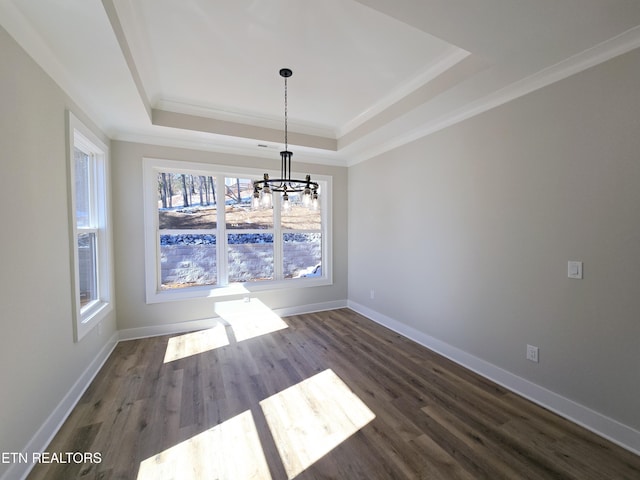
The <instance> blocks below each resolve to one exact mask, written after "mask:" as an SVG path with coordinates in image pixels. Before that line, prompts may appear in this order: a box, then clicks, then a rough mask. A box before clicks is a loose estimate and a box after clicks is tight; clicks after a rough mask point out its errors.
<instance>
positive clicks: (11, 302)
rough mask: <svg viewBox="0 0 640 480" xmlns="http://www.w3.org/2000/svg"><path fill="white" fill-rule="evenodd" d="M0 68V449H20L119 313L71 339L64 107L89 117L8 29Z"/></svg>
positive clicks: (2, 35)
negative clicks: (77, 338) (91, 329)
mask: <svg viewBox="0 0 640 480" xmlns="http://www.w3.org/2000/svg"><path fill="white" fill-rule="evenodd" d="M0 65H1V67H0V105H2V108H0V158H1V161H0V164H1V165H2V185H1V187H0V205H2V208H0V226H1V227H0V228H1V230H0V232H1V233H0V329H1V330H0V331H1V333H0V383H1V384H2V388H1V393H0V452H19V451H21V450H22V449H23V448H24V447H25V445H26V444H27V443H28V442H29V441H30V440H31V439H32V437H33V436H34V434H35V433H36V432H37V431H38V429H39V428H40V427H41V426H42V425H43V423H44V422H45V420H46V419H47V418H48V417H49V415H50V414H51V413H52V412H53V411H54V409H55V408H56V407H57V406H58V405H59V404H60V402H61V401H62V399H63V398H64V396H65V395H66V394H67V392H69V391H70V390H71V389H72V386H73V385H74V383H75V382H76V380H78V378H79V377H80V376H81V375H82V373H83V372H84V371H85V369H86V368H87V366H88V364H89V363H90V362H91V361H93V360H94V358H95V357H96V355H97V353H98V352H99V351H100V350H101V349H102V348H103V346H105V344H106V343H107V340H108V339H109V338H110V337H111V336H112V335H113V334H114V332H115V312H112V313H111V314H110V316H109V317H108V318H107V319H106V320H105V321H103V328H102V334H101V335H98V333H97V330H95V329H94V330H93V331H92V332H90V333H89V334H88V335H87V336H86V337H85V338H84V339H83V340H82V341H81V342H80V343H74V341H73V319H72V286H71V273H70V268H71V267H70V265H71V263H70V254H71V250H70V248H71V246H70V239H69V219H68V205H67V158H66V155H67V154H66V141H67V140H66V139H67V130H66V113H65V112H66V110H67V109H70V110H71V111H73V113H74V114H75V115H76V116H77V117H78V118H80V119H81V120H83V121H85V123H88V122H87V119H86V117H85V116H84V115H83V114H82V112H80V111H79V109H78V108H77V107H76V106H75V105H74V104H73V102H71V101H70V100H69V98H68V97H67V96H66V95H65V94H64V93H63V92H62V91H61V90H60V88H58V87H57V85H56V84H55V83H54V82H53V81H52V80H51V78H49V77H48V76H47V75H46V74H45V73H44V72H43V71H42V70H41V69H40V68H39V67H38V66H37V65H36V64H35V63H34V62H33V61H32V60H31V58H30V57H28V56H27V55H26V53H25V52H24V51H23V50H22V49H21V48H20V47H19V46H18V45H17V44H16V43H15V42H14V41H13V39H12V38H11V37H10V36H9V35H8V34H7V33H6V32H5V31H4V30H3V29H2V28H0ZM88 126H89V127H91V124H90V123H88ZM93 130H94V131H95V133H96V134H98V135H99V136H100V138H102V139H103V140H106V141H107V142H106V143H107V144H108V140H107V139H106V138H105V137H104V135H101V134H100V132H99V131H97V130H96V129H95V128H93ZM40 447H42V446H40ZM7 468H8V465H7V464H0V476H2V475H3V473H5V471H6V470H7Z"/></svg>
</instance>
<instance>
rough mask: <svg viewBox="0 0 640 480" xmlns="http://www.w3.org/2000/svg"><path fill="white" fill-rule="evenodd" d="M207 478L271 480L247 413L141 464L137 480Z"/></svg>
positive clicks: (198, 479) (253, 424) (252, 424)
mask: <svg viewBox="0 0 640 480" xmlns="http://www.w3.org/2000/svg"><path fill="white" fill-rule="evenodd" d="M208 478H216V479H229V480H237V479H255V480H269V479H271V474H270V473H269V467H268V466H267V460H266V458H265V456H264V452H263V450H262V447H261V445H260V439H259V438H258V432H257V430H256V426H255V423H254V420H253V416H252V415H251V412H250V411H249V410H247V411H245V412H243V413H241V414H240V415H237V416H235V417H233V418H230V419H229V420H227V421H225V422H223V423H221V424H220V425H216V426H215V427H213V428H210V429H209V430H206V431H204V432H202V433H200V434H198V435H196V436H194V437H191V438H189V439H187V440H185V441H184V442H181V443H179V444H178V445H175V446H173V447H171V448H168V449H167V450H164V451H163V452H161V453H159V454H157V455H154V456H153V457H149V458H148V459H146V460H144V461H143V462H142V463H141V464H140V469H139V470H138V477H137V480H169V479H180V480H202V479H208Z"/></svg>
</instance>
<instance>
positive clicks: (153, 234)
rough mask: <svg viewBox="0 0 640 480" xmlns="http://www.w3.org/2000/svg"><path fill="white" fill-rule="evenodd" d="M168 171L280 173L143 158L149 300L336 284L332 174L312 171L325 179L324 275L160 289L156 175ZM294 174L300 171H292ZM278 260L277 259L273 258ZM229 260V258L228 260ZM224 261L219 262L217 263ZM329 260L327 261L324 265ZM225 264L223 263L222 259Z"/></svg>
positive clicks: (251, 175)
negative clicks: (319, 173)
mask: <svg viewBox="0 0 640 480" xmlns="http://www.w3.org/2000/svg"><path fill="white" fill-rule="evenodd" d="M163 171H164V172H166V171H177V172H181V173H182V172H185V173H190V174H194V175H205V176H215V177H220V176H226V177H237V176H239V175H242V177H243V178H256V179H259V178H262V176H263V174H264V173H268V174H269V175H270V176H272V178H274V177H276V176H277V175H279V172H276V171H270V170H266V171H265V170H264V169H258V168H246V167H232V166H228V165H214V164H206V163H195V162H184V161H179V160H167V159H158V158H144V159H143V195H144V245H145V286H146V302H147V303H148V304H150V303H161V302H170V301H177V300H187V299H192V298H211V297H213V298H217V299H221V298H227V297H238V296H242V295H247V294H250V293H252V292H262V291H269V290H279V289H283V288H287V289H289V288H305V287H319V286H325V285H332V284H333V268H332V266H333V256H332V255H333V248H332V243H333V235H332V219H331V212H332V205H331V199H332V193H333V192H332V177H331V176H329V175H316V174H314V175H313V179H314V180H315V181H318V182H322V188H323V190H322V194H321V195H320V208H321V209H322V212H323V230H322V236H323V242H322V258H323V268H322V276H320V277H310V278H299V279H291V278H288V279H284V280H264V281H260V282H245V283H234V284H231V285H215V286H201V287H188V288H184V289H175V290H160V289H159V284H160V242H159V239H158V234H157V230H158V208H157V204H158V203H157V202H158V198H157V195H158V193H157V188H156V183H157V176H158V173H161V172H163ZM292 175H297V174H295V173H292ZM221 240H223V241H221V242H220V244H219V245H220V246H223V245H226V240H225V239H221ZM216 250H217V254H218V255H219V257H218V258H219V259H220V258H221V257H220V256H221V255H226V249H225V248H224V247H223V248H217V249H216ZM274 261H275V259H274ZM225 263H226V262H225ZM220 264H221V263H220V262H218V265H220ZM325 264H326V265H325ZM223 265H224V263H223Z"/></svg>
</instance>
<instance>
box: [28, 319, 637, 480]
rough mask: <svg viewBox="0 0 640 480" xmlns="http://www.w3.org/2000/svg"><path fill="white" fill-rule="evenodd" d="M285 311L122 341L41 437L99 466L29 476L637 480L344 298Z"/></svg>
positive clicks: (628, 459)
mask: <svg viewBox="0 0 640 480" xmlns="http://www.w3.org/2000/svg"><path fill="white" fill-rule="evenodd" d="M283 320H284V322H280V323H278V322H279V321H278V320H274V319H269V320H266V321H264V322H263V320H262V319H260V318H258V317H257V316H256V317H252V318H248V317H246V318H236V319H235V320H233V321H231V323H230V324H227V325H220V326H219V327H217V328H214V329H212V330H210V331H205V332H199V333H194V334H192V335H191V336H189V335H173V336H163V337H155V338H148V339H143V340H133V341H126V342H121V343H120V344H119V345H118V346H117V347H116V349H115V351H114V353H113V355H112V356H111V357H110V358H109V360H108V361H107V363H106V364H105V366H104V367H103V369H102V370H101V372H100V373H99V374H98V376H97V377H96V379H95V380H94V382H93V383H92V385H91V386H90V387H89V389H88V390H87V392H86V393H85V395H84V396H83V398H82V399H81V401H80V403H79V404H78V405H77V407H76V408H75V409H74V411H73V412H72V414H71V416H70V417H69V419H68V420H67V422H66V423H65V424H64V426H63V427H62V429H61V430H60V432H59V433H58V435H57V436H56V437H55V439H54V440H53V442H52V443H51V445H50V446H49V448H48V451H49V452H73V451H77V452H99V453H100V456H101V459H102V461H101V463H93V464H92V463H86V464H81V465H77V464H74V463H68V464H49V465H45V464H39V465H37V466H36V468H34V470H33V471H32V473H31V475H30V477H29V478H30V479H33V480H36V479H46V480H55V479H61V480H71V479H76V478H82V479H102V480H108V479H139V480H151V479H152V480H158V479H161V478H167V479H168V478H176V479H183V478H184V479H189V478H194V479H199V480H201V479H208V478H230V479H233V480H240V479H242V478H255V479H268V478H273V479H287V478H298V479H314V478H337V479H348V480H351V479H367V480H371V479H445V480H452V479H491V480H496V479H504V478H507V479H521V478H527V479H528V478H530V479H556V478H558V479H565V478H566V479H577V480H588V479H594V480H603V479H629V480H632V479H633V480H638V479H640V457H638V456H636V455H633V454H632V453H630V452H627V451H625V450H623V449H621V448H619V447H617V446H616V445H613V444H611V443H609V442H607V441H605V440H603V439H601V438H599V437H597V436H595V435H593V434H592V433H589V432H587V431H586V430H584V429H582V428H580V427H578V426H576V425H574V424H572V423H570V422H567V421H565V420H564V419H562V418H560V417H558V416H556V415H554V414H552V413H550V412H548V411H546V410H544V409H542V408H540V407H538V406H535V405H533V404H532V403H530V402H528V401H526V400H524V399H522V398H520V397H518V396H517V395H514V394H513V393H510V392H509V391H507V390H505V389H503V388H501V387H500V386H497V385H495V384H493V383H491V382H489V381H487V380H486V379H483V378H481V377H479V376H477V375H475V374H474V373H471V372H469V371H468V370H465V369H464V368H461V367H459V366H458V365H456V364H454V363H452V362H450V361H448V360H446V359H444V358H442V357H440V356H438V355H437V354H434V353H433V352H431V351H429V350H427V349H425V348H423V347H421V346H419V345H417V344H415V343H413V342H411V341H409V340H407V339H405V338H403V337H401V336H399V335H397V334H395V333H393V332H391V331H389V330H387V329H385V328H382V327H380V326H379V325H376V324H375V323H373V322H371V321H369V320H367V319H366V318H364V317H362V316H360V315H358V314H356V313H354V312H352V311H350V310H347V309H343V310H335V311H330V312H321V313H316V314H307V315H300V316H293V317H288V318H285V319H283ZM260 322H263V323H260ZM265 325H272V326H273V329H274V331H272V332H270V333H265V330H269V328H266V327H265ZM252 332H253V333H252ZM260 333H262V334H261V335H259V334H260ZM252 335H257V336H254V337H253V338H249V337H251V336H252ZM194 348H195V350H189V349H194ZM198 351H199V352H200V353H195V352H198ZM188 353H193V354H192V355H190V356H186V357H184V355H185V354H188ZM181 357H182V358H181Z"/></svg>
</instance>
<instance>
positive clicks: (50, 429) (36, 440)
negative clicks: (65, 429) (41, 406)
mask: <svg viewBox="0 0 640 480" xmlns="http://www.w3.org/2000/svg"><path fill="white" fill-rule="evenodd" d="M117 344H118V332H115V333H114V334H113V335H112V336H111V338H110V339H109V340H108V341H107V343H105V345H104V346H103V347H102V348H101V349H100V351H99V352H98V354H97V355H96V356H95V358H94V359H93V361H92V362H91V363H90V364H89V365H88V366H87V368H86V369H85V370H84V372H82V375H80V377H79V378H78V380H76V382H75V383H74V384H73V386H72V387H71V389H70V390H69V392H67V394H66V395H65V396H64V398H63V399H62V400H61V401H60V403H59V404H58V406H57V407H56V408H55V409H54V410H53V412H51V415H49V417H48V418H47V419H46V420H45V422H44V423H43V424H42V426H41V427H40V428H39V429H38V431H37V432H36V433H35V435H34V436H33V437H31V440H29V443H27V445H26V446H25V447H24V449H23V450H22V451H23V452H25V453H27V454H28V456H29V458H30V456H31V455H30V454H31V452H44V451H46V449H47V446H48V445H49V443H51V440H53V437H54V436H55V434H56V433H58V430H59V429H60V427H61V426H62V424H63V423H64V422H65V420H66V419H67V417H68V416H69V414H71V411H72V410H73V409H74V407H75V406H76V404H77V403H78V401H79V400H80V398H81V397H82V394H83V393H84V392H85V390H86V389H87V387H88V386H89V385H90V384H91V382H92V381H93V379H94V378H95V376H96V375H97V374H98V372H99V371H100V369H101V368H102V366H103V365H104V362H106V361H107V359H108V358H109V356H110V355H111V352H113V349H114V348H115V347H116V345H117ZM33 466H34V465H33V464H32V463H19V462H18V463H12V464H11V465H10V466H9V469H8V470H7V471H6V472H5V473H4V475H3V476H2V480H14V479H17V478H19V479H25V478H26V477H27V475H28V474H29V472H30V471H31V469H32V468H33Z"/></svg>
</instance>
